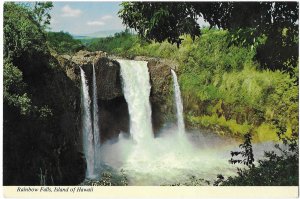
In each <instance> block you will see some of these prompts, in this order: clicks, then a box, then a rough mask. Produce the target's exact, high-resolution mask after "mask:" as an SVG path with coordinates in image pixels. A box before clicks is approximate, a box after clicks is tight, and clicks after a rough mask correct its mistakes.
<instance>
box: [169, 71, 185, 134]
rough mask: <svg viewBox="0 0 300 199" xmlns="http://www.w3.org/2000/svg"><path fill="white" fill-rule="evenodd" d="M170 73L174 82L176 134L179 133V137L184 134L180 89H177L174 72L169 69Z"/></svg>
mask: <svg viewBox="0 0 300 199" xmlns="http://www.w3.org/2000/svg"><path fill="white" fill-rule="evenodd" d="M171 73H172V76H173V82H174V91H175V101H176V110H177V127H178V133H179V135H182V134H184V132H185V127H184V120H183V105H182V101H181V93H180V87H179V84H178V81H177V75H176V73H175V71H174V70H172V69H171Z"/></svg>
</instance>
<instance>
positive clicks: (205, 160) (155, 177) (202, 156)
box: [101, 127, 274, 185]
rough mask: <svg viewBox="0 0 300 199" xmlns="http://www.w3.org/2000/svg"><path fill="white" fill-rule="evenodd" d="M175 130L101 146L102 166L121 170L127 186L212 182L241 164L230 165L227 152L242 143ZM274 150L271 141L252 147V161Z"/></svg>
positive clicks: (126, 137)
mask: <svg viewBox="0 0 300 199" xmlns="http://www.w3.org/2000/svg"><path fill="white" fill-rule="evenodd" d="M175 132H176V128H175V127H169V128H165V129H164V130H162V131H161V133H159V134H158V136H157V137H155V138H153V139H152V140H151V141H148V142H147V143H135V142H134V141H133V140H132V139H130V137H128V136H125V134H120V136H119V139H118V140H114V141H108V142H106V143H104V144H103V145H102V147H101V161H102V163H104V164H106V165H108V166H110V167H112V168H114V169H115V170H117V171H120V170H121V169H123V170H124V172H125V174H126V176H127V178H128V181H129V185H170V184H174V183H179V182H180V183H185V182H188V181H189V179H190V178H191V177H192V176H195V177H197V178H202V179H205V180H208V181H210V182H211V183H213V181H214V180H216V179H217V175H218V174H222V175H224V176H225V177H226V176H233V175H236V170H237V169H236V168H237V167H238V166H239V167H241V165H232V164H229V162H228V160H229V159H230V158H231V155H230V151H237V150H239V148H238V146H239V145H240V144H241V141H237V140H235V139H234V138H227V137H224V136H218V135H217V134H215V133H208V132H202V131H200V130H199V131H191V132H186V133H185V134H184V135H178V134H177V133H175ZM269 150H274V143H273V142H263V143H256V144H253V152H254V158H255V160H258V159H262V158H263V155H264V151H269Z"/></svg>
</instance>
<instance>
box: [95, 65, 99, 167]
mask: <svg viewBox="0 0 300 199" xmlns="http://www.w3.org/2000/svg"><path fill="white" fill-rule="evenodd" d="M97 101H98V100H97V84H96V73H95V66H94V63H93V133H94V150H95V159H94V160H95V168H99V166H100V131H99V118H98V104H97Z"/></svg>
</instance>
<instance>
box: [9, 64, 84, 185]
mask: <svg viewBox="0 0 300 199" xmlns="http://www.w3.org/2000/svg"><path fill="white" fill-rule="evenodd" d="M49 62H50V64H49V65H47V63H41V64H45V65H43V66H40V67H44V68H45V69H44V70H45V71H44V72H43V73H40V74H38V75H36V74H31V75H30V76H27V78H26V83H27V85H28V93H30V95H31V100H32V103H33V104H34V105H35V106H36V107H37V108H39V109H40V108H41V107H47V108H48V109H49V110H51V114H49V115H48V116H47V117H41V116H40V114H41V112H40V111H34V112H32V113H31V114H30V115H20V114H19V111H18V110H16V109H14V108H13V107H10V106H9V105H7V104H5V105H4V110H3V112H4V118H5V120H4V123H5V124H4V130H3V138H4V142H3V145H4V147H3V150H4V154H5V155H4V157H3V158H4V160H3V162H4V164H3V169H4V173H5V175H4V177H3V183H4V184H5V185H41V184H46V185H76V184H79V183H80V182H82V180H84V177H85V167H86V166H85V160H84V157H83V156H82V154H81V153H80V148H81V136H80V90H79V88H78V87H76V85H75V84H74V82H73V81H72V80H70V79H69V78H68V77H67V76H66V74H65V72H64V71H63V70H62V69H61V68H60V67H59V65H58V63H57V62H55V60H54V59H53V58H50V60H49ZM50 65H51V66H50ZM41 182H42V183H41Z"/></svg>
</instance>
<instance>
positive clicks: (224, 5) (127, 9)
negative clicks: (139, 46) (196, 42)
mask: <svg viewBox="0 0 300 199" xmlns="http://www.w3.org/2000/svg"><path fill="white" fill-rule="evenodd" d="M122 6H123V8H122V9H121V10H120V12H119V16H120V17H121V18H122V19H123V23H124V24H126V25H127V26H128V27H129V28H134V29H135V30H136V31H137V32H138V33H139V35H141V36H142V37H144V38H146V39H149V40H154V41H158V42H163V41H165V40H168V41H169V42H171V43H177V45H178V46H179V44H180V43H181V42H182V39H183V38H182V37H181V36H182V35H183V34H189V35H190V36H191V37H192V38H193V39H194V38H195V37H196V36H199V35H200V29H199V24H198V23H197V19H198V18H199V16H201V17H203V19H204V20H205V21H207V22H209V24H210V25H211V27H218V28H222V29H224V30H229V31H230V35H229V37H228V39H229V40H230V41H231V44H243V45H249V46H250V45H252V46H253V45H255V44H256V43H257V40H258V39H259V38H260V37H262V36H266V42H265V43H262V44H260V45H259V47H258V48H257V54H256V59H257V60H259V61H260V63H261V64H260V66H261V67H262V68H270V69H273V70H274V69H283V70H286V71H289V72H290V73H291V74H294V71H293V68H294V67H296V65H297V61H298V16H299V12H298V3H297V2H247V3H245V2H177V3H174V2H123V3H122Z"/></svg>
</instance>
